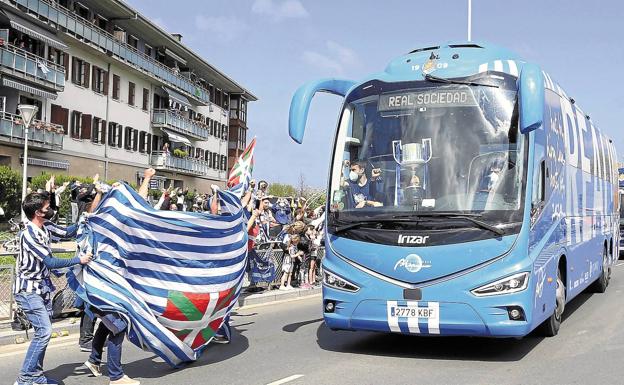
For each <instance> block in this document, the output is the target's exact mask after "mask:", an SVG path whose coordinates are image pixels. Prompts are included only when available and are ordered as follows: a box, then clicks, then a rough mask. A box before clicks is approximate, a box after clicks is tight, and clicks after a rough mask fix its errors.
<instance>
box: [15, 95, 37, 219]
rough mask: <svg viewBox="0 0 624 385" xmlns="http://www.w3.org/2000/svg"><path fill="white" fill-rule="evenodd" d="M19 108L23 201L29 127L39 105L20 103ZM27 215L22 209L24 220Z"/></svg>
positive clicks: (26, 178) (23, 196)
mask: <svg viewBox="0 0 624 385" xmlns="http://www.w3.org/2000/svg"><path fill="white" fill-rule="evenodd" d="M17 109H18V110H19V112H20V116H21V117H22V122H23V123H24V171H23V175H22V202H23V201H24V198H25V197H26V184H27V181H28V176H27V174H26V172H27V171H28V128H29V127H30V123H32V120H33V118H34V117H35V115H36V114H37V111H39V108H38V107H37V106H32V105H30V104H20V105H18V106H17ZM25 218H26V216H25V215H24V211H22V220H24V219H25Z"/></svg>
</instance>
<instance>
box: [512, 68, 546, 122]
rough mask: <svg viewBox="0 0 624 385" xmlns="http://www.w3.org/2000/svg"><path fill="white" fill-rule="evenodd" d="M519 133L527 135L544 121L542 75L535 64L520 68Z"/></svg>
mask: <svg viewBox="0 0 624 385" xmlns="http://www.w3.org/2000/svg"><path fill="white" fill-rule="evenodd" d="M518 94H519V96H518V103H519V112H520V132H522V133H523V134H526V133H529V132H531V131H533V130H535V129H537V128H538V127H539V126H541V125H542V122H543V121H544V75H542V70H541V69H540V68H539V67H538V66H537V65H535V64H531V63H526V64H524V65H523V66H522V71H521V72H520V77H519V78H518Z"/></svg>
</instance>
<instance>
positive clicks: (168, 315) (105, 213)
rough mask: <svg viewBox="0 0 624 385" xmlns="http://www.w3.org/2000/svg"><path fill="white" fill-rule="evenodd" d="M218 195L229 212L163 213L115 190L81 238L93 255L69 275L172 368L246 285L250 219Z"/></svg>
mask: <svg viewBox="0 0 624 385" xmlns="http://www.w3.org/2000/svg"><path fill="white" fill-rule="evenodd" d="M219 195H220V198H221V200H220V201H221V202H222V204H227V206H228V213H229V214H230V215H222V216H218V215H211V214H207V213H191V212H176V211H159V210H155V209H154V208H152V207H151V206H150V205H149V204H147V202H145V200H144V199H143V198H141V197H140V196H139V195H138V194H137V193H136V192H135V191H134V190H133V189H132V188H131V187H129V186H128V185H126V184H122V185H120V186H118V187H116V188H114V189H112V190H111V191H110V192H109V193H108V194H106V196H105V197H104V198H103V199H102V201H101V202H100V205H99V206H98V208H97V209H96V211H95V212H94V213H93V215H91V216H89V218H88V219H87V221H86V222H85V223H84V224H83V225H82V226H83V227H82V229H81V230H82V234H81V235H80V239H79V240H78V242H79V252H86V251H89V250H91V249H92V250H93V254H94V260H93V261H92V262H90V263H89V264H88V265H86V266H84V268H83V267H81V266H77V267H76V268H74V269H73V270H72V271H70V272H69V273H68V278H69V281H70V285H71V286H72V288H73V289H74V290H76V293H77V294H78V295H79V296H80V297H81V298H82V299H83V300H84V301H85V302H87V303H89V304H90V305H92V306H94V307H95V308H97V309H99V310H100V311H114V312H117V313H119V314H121V315H122V316H123V317H125V318H126V320H127V321H128V323H129V325H130V327H129V330H128V338H129V340H130V341H132V342H133V343H134V344H135V345H137V346H139V347H141V348H143V349H145V350H151V351H153V352H154V353H156V354H158V355H159V356H160V357H161V358H163V359H164V360H165V361H166V362H168V363H169V364H170V365H172V366H177V365H179V364H180V363H182V362H187V361H193V360H195V359H197V358H198V356H199V355H200V354H201V352H202V350H203V349H204V348H205V347H206V346H207V344H208V343H209V342H210V340H211V339H212V337H213V336H214V334H215V332H216V331H217V330H218V329H219V328H220V327H221V325H222V324H223V320H224V318H225V317H226V316H227V315H228V314H229V312H230V311H231V309H232V307H233V306H234V305H235V304H236V302H237V298H238V295H239V293H240V289H241V286H242V281H243V275H244V272H245V266H246V263H247V231H246V227H245V225H246V221H245V218H244V215H243V211H242V207H241V204H240V200H239V199H238V198H237V197H236V196H234V195H233V194H232V193H230V192H228V191H219Z"/></svg>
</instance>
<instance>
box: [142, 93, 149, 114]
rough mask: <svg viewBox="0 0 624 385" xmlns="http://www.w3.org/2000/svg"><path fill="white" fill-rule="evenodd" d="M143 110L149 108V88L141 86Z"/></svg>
mask: <svg viewBox="0 0 624 385" xmlns="http://www.w3.org/2000/svg"><path fill="white" fill-rule="evenodd" d="M142 108H143V111H147V110H149V90H148V89H147V88H143V106H142Z"/></svg>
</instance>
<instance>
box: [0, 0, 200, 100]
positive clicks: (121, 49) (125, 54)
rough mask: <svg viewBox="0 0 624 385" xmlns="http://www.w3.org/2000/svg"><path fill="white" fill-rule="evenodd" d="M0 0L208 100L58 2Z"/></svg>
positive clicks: (195, 86)
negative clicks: (18, 6) (23, 8)
mask: <svg viewBox="0 0 624 385" xmlns="http://www.w3.org/2000/svg"><path fill="white" fill-rule="evenodd" d="M0 1H2V2H5V3H9V4H12V5H15V4H18V5H20V6H23V7H25V8H27V9H28V10H29V11H30V12H33V13H35V14H36V15H37V16H38V17H39V18H40V19H45V20H46V21H48V22H51V23H54V24H55V25H57V26H59V27H62V28H64V29H66V30H67V32H68V33H70V34H74V35H76V36H77V37H79V38H80V39H81V40H82V41H83V42H86V43H91V44H93V45H94V46H96V47H98V48H100V49H102V50H103V51H105V52H107V53H110V54H111V55H112V56H114V57H115V58H117V59H119V60H121V61H123V62H125V63H127V64H130V65H132V66H134V67H136V68H138V69H140V70H143V71H144V72H145V73H147V74H148V75H150V76H152V77H154V78H156V79H159V80H161V81H163V82H165V83H167V85H168V86H171V87H173V88H175V89H178V90H180V91H183V92H184V93H186V94H188V95H190V96H191V97H193V98H195V99H197V100H200V101H201V102H204V103H208V102H209V101H210V93H209V92H208V90H206V89H205V88H203V87H201V86H200V85H199V84H197V83H195V82H193V81H191V80H190V79H188V78H186V77H185V76H183V75H181V74H180V73H179V72H177V71H174V70H172V69H171V68H169V67H167V66H166V65H164V64H162V63H160V62H158V61H156V60H155V59H154V58H151V57H149V56H147V55H145V54H144V53H142V52H139V51H138V50H137V49H136V48H134V47H132V46H131V45H129V44H127V43H125V42H121V41H119V40H117V39H116V38H115V37H114V36H113V35H111V34H110V33H108V32H107V31H105V30H103V29H101V28H99V27H97V26H95V25H93V24H92V23H91V22H89V21H88V20H86V19H83V18H82V17H80V16H78V15H76V14H75V13H73V12H71V11H70V10H68V9H67V8H65V7H63V6H61V5H58V4H53V3H51V2H49V1H46V0H0Z"/></svg>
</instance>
